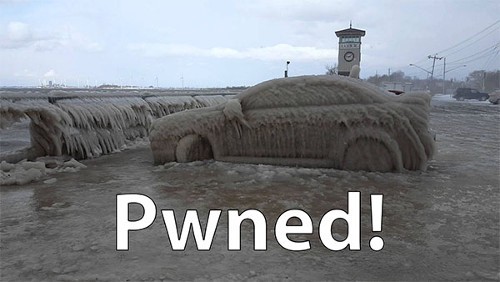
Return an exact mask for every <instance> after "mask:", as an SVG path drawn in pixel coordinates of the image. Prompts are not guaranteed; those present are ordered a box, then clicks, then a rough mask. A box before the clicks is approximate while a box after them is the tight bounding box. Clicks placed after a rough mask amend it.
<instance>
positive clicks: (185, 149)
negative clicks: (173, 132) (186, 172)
mask: <svg viewBox="0 0 500 282" xmlns="http://www.w3.org/2000/svg"><path fill="white" fill-rule="evenodd" d="M213 157H214V154H213V149H212V144H211V143H210V140H209V139H208V138H206V137H203V136H201V135H198V134H188V135H186V136H184V137H182V138H181V139H180V140H179V142H178V143H177V147H176V148H175V158H176V161H177V162H180V163H185V162H192V161H198V160H207V159H213Z"/></svg>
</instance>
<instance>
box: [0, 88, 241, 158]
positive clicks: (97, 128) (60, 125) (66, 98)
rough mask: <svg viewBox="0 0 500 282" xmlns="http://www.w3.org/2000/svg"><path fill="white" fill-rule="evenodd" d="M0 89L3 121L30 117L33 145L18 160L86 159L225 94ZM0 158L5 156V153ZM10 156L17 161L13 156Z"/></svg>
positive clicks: (220, 100) (7, 121) (7, 122)
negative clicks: (156, 122) (159, 121)
mask: <svg viewBox="0 0 500 282" xmlns="http://www.w3.org/2000/svg"><path fill="white" fill-rule="evenodd" d="M0 94H3V96H0V117H1V122H0V126H2V127H6V126H9V125H10V124H11V123H12V122H15V121H17V120H19V119H21V118H26V117H28V118H29V119H30V120H31V123H30V134H31V148H29V150H26V152H24V154H22V155H19V154H17V155H16V157H15V158H17V160H21V159H22V158H35V157H39V156H45V155H49V156H59V155H70V156H73V157H75V158H78V159H83V158H89V157H96V156H99V155H102V154H108V153H111V152H113V151H116V150H120V149H122V148H123V147H124V145H125V144H126V143H127V141H128V140H135V139H137V138H141V137H147V136H148V130H149V127H150V124H151V121H152V120H153V119H155V118H159V117H162V116H165V115H169V114H171V113H174V112H179V111H183V110H187V109H193V108H201V107H206V106H212V105H216V104H219V103H221V102H224V101H225V100H226V98H225V97H224V96H223V95H213V93H206V94H208V95H198V94H200V93H199V92H198V93H196V92H195V93H191V94H192V96H190V95H185V94H189V92H187V91H180V92H176V93H158V92H157V93H150V92H145V91H110V92H106V91H101V92H99V93H98V95H99V96H97V95H96V93H94V94H93V95H92V93H91V92H89V91H67V90H57V91H52V92H49V93H46V92H39V93H38V94H39V96H42V97H45V98H40V99H32V98H27V97H32V96H35V97H36V96H37V95H36V91H29V93H24V92H23V94H22V95H15V93H13V92H9V93H5V91H4V92H3V93H0ZM6 94H7V95H6ZM49 94H50V95H49ZM138 94H140V95H141V96H137V95H138ZM182 94H184V95H182ZM201 94H205V93H203V92H202V93H201ZM223 94H224V95H234V93H223ZM0 158H1V159H6V158H5V156H4V155H1V156H0ZM7 160H10V161H12V157H11V158H10V159H8V158H7Z"/></svg>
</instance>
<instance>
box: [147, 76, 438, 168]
mask: <svg viewBox="0 0 500 282" xmlns="http://www.w3.org/2000/svg"><path fill="white" fill-rule="evenodd" d="M429 107H430V96H429V95H427V94H425V93H407V94H404V95H401V96H395V95H393V94H390V93H388V92H385V91H382V90H380V89H379V88H377V87H375V86H374V85H372V84H369V83H365V82H362V81H360V80H358V79H353V78H348V77H340V76H304V77H293V78H285V79H276V80H271V81H268V82H264V83H261V84H259V85H256V86H254V87H251V88H249V89H247V90H246V91H244V92H242V93H241V94H239V95H237V96H236V97H235V98H234V99H231V100H229V101H228V102H227V103H224V104H221V105H218V106H215V107H209V108H204V109H196V110H190V111H184V112H181V113H176V114H173V115H169V116H166V117H163V118H160V119H158V120H155V121H154V122H153V124H152V127H151V133H150V141H151V149H152V151H153V156H154V159H155V163H157V164H163V163H165V162H171V161H183V162H184V161H193V160H197V159H204V158H210V157H213V158H215V159H216V160H222V161H234V162H248V163H262V164H279V165H300V166H312V167H333V168H339V169H349V170H369V171H401V170H404V169H408V170H419V169H425V168H426V163H427V161H428V160H429V159H430V158H431V157H432V154H433V152H434V141H433V138H432V136H431V134H430V133H429V131H428V114H429ZM207 152H209V153H210V155H209V154H208V153H207Z"/></svg>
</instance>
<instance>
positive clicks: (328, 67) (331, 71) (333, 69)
mask: <svg viewBox="0 0 500 282" xmlns="http://www.w3.org/2000/svg"><path fill="white" fill-rule="evenodd" d="M325 68H326V73H325V74H327V75H334V74H337V64H335V66H331V65H326V66H325Z"/></svg>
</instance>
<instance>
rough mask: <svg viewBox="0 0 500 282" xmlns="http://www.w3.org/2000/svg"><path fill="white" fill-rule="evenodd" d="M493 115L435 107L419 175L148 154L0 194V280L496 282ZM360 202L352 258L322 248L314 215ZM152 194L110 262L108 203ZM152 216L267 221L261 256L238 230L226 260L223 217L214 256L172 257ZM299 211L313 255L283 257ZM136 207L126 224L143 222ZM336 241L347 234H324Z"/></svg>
mask: <svg viewBox="0 0 500 282" xmlns="http://www.w3.org/2000/svg"><path fill="white" fill-rule="evenodd" d="M499 120H500V107H498V106H494V105H490V104H488V103H484V102H482V103H469V102H455V101H446V100H445V99H434V100H433V108H432V113H431V127H432V129H433V130H434V131H435V132H436V133H437V148H438V151H437V154H436V157H435V160H433V161H431V162H430V167H429V169H428V171H426V172H409V173H402V174H393V173H366V172H346V171H337V170H329V169H303V168H287V167H275V166H257V165H240V164H227V163H221V162H196V163H190V164H166V165H165V166H153V165H152V156H151V153H150V151H149V148H147V147H142V148H137V149H134V150H128V151H124V152H121V153H118V154H112V155H107V156H103V157H100V158H96V159H92V160H86V161H83V163H84V164H85V165H86V166H87V168H84V169H82V170H80V171H79V172H77V173H59V174H56V175H51V176H50V177H51V178H54V177H55V178H57V181H56V182H55V183H50V182H49V183H44V182H42V181H40V182H37V183H31V184H27V185H23V186H4V187H1V188H0V192H1V194H0V195H1V197H0V204H1V218H0V223H1V225H0V240H1V241H0V256H1V268H0V272H1V280H5V281H16V280H21V281H25V280H33V281H39V280H47V281H54V280H70V281H71V280H85V281H87V280H111V281H125V280H127V279H129V280H130V281H158V280H223V281H224V280H225V281H234V280H258V281H270V280H287V279H288V280H296V281H312V280H499V279H500V261H499V258H500V249H499V238H500V214H499V211H498V207H499V206H500V197H499V196H500V159H499V157H500V128H499V123H498V121H499ZM348 191H361V198H362V216H361V217H362V218H361V222H362V224H361V225H362V226H361V251H348V250H344V251H336V252H335V251H330V250H328V249H326V248H325V247H323V246H322V244H321V242H320V240H319V238H318V232H317V226H318V223H319V220H320V218H321V216H322V215H323V214H324V213H326V212H327V211H329V210H331V209H339V208H341V209H346V205H347V192H348ZM119 193H142V194H146V195H148V196H149V197H151V198H152V199H153V200H154V201H155V203H156V205H157V208H158V215H157V218H156V220H155V222H154V223H153V225H152V226H151V227H149V228H148V229H146V230H143V231H136V232H131V233H130V250H129V251H127V252H124V251H120V252H118V251H116V250H115V247H116V194H119ZM371 193H383V194H384V195H385V197H384V208H383V230H382V232H381V234H380V236H382V237H383V238H384V241H385V247H384V249H383V250H382V251H380V252H374V251H372V250H371V249H370V247H369V246H368V242H369V239H370V238H371V237H372V236H374V235H376V234H374V233H373V232H372V229H371V228H372V226H371V221H370V201H369V199H370V194H371ZM160 209H174V210H175V212H176V216H177V217H182V216H183V214H184V212H185V211H186V210H187V209H196V210H198V213H199V214H200V215H201V216H200V217H201V218H202V220H203V223H202V224H203V225H202V226H204V223H205V222H206V215H207V212H208V210H210V209H222V210H223V211H226V210H227V209H238V210H240V211H244V210H246V209H259V210H260V211H261V212H262V213H263V214H264V215H265V216H266V218H267V230H268V236H267V248H268V249H267V251H254V250H253V237H252V235H253V233H252V226H251V224H248V223H244V224H243V230H242V242H241V244H242V250H241V251H228V250H227V220H226V213H225V212H223V214H222V216H221V221H220V222H219V225H218V228H217V232H216V235H215V239H214V244H213V246H212V248H211V250H210V251H197V250H196V248H195V246H194V242H193V238H192V236H190V238H189V240H188V247H187V250H186V251H172V250H171V248H170V245H169V240H168V237H167V234H166V231H165V227H164V225H163V222H162V217H161V214H160V212H159V210H160ZM288 209H302V210H304V211H306V212H307V213H308V214H309V215H310V216H311V217H312V219H313V224H314V227H315V229H314V233H313V234H312V235H300V236H298V235H292V236H291V238H292V239H296V240H298V239H300V240H305V239H309V240H310V241H311V249H310V250H308V251H301V252H292V251H288V250H285V249H283V248H282V247H281V246H279V245H278V243H277V242H276V239H275V238H274V235H273V229H274V224H275V222H276V219H277V217H278V216H279V215H280V214H281V213H283V212H284V211H285V210H288ZM140 215H141V209H139V208H137V209H134V210H133V212H132V215H131V219H135V218H139V217H140ZM333 232H334V233H337V234H335V236H343V235H344V234H345V224H342V223H341V222H336V223H335V224H334V225H333Z"/></svg>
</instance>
